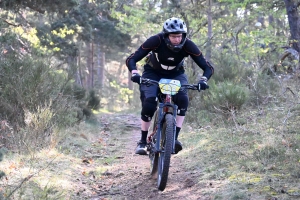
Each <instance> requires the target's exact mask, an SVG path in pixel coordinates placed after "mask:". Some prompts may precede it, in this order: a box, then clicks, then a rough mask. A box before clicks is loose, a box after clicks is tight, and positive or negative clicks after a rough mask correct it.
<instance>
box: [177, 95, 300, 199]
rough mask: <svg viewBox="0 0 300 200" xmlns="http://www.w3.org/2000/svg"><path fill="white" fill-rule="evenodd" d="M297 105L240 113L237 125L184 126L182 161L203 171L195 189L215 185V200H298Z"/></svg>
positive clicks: (292, 101) (299, 143) (299, 144)
mask: <svg viewBox="0 0 300 200" xmlns="http://www.w3.org/2000/svg"><path fill="white" fill-rule="evenodd" d="M287 98H289V97H287ZM270 105H272V106H270ZM297 105H298V104H297V99H296V98H294V99H293V98H289V99H288V100H287V101H283V102H281V103H280V104H279V103H278V104H276V103H273V104H269V107H266V106H265V107H261V109H260V110H258V109H253V110H250V109H247V110H244V111H242V112H240V113H239V115H238V117H239V118H238V119H236V121H237V122H238V121H241V122H243V123H241V124H234V123H232V125H231V126H228V124H226V125H225V124H223V125H222V123H221V121H219V122H220V123H219V124H218V126H209V127H206V128H203V127H202V128H199V129H194V127H191V126H190V127H189V126H186V127H185V128H183V130H182V131H183V132H184V133H183V134H182V135H181V138H182V141H183V142H184V143H185V144H187V148H185V150H184V151H183V153H182V154H181V155H180V157H182V158H184V159H187V160H186V163H187V164H186V167H187V169H188V170H202V171H203V174H202V176H200V177H199V179H198V184H203V183H210V184H212V185H214V184H217V185H218V190H217V192H215V191H214V192H213V194H212V195H213V196H214V199H226V200H227V199H292V198H295V199H296V198H300V185H299V178H300V170H299V169H300V154H299V150H300V141H299V140H300V134H299V129H298V127H299V122H298V120H299V116H298V114H299V109H298V107H299V106H297ZM204 127H205V126H204ZM195 158H197V159H195ZM207 192H208V193H209V191H207Z"/></svg>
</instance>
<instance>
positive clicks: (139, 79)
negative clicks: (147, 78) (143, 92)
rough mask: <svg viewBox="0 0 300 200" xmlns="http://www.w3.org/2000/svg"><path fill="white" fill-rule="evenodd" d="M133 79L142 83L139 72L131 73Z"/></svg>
mask: <svg viewBox="0 0 300 200" xmlns="http://www.w3.org/2000/svg"><path fill="white" fill-rule="evenodd" d="M131 81H132V82H135V83H138V84H140V83H141V76H140V75H139V74H138V73H134V74H132V75H131Z"/></svg>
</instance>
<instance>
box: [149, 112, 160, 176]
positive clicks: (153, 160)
mask: <svg viewBox="0 0 300 200" xmlns="http://www.w3.org/2000/svg"><path fill="white" fill-rule="evenodd" d="M157 121H158V111H155V113H154V120H153V123H152V126H153V127H152V131H155V130H156V126H157ZM150 130H151V129H150ZM154 139H155V137H154V138H153V140H154ZM153 144H154V143H153ZM149 157H150V174H151V175H152V177H153V178H154V177H156V176H157V167H158V153H155V152H151V151H150V154H149Z"/></svg>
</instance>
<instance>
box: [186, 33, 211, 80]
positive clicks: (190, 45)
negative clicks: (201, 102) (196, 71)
mask: <svg viewBox="0 0 300 200" xmlns="http://www.w3.org/2000/svg"><path fill="white" fill-rule="evenodd" d="M184 50H185V52H186V53H187V54H188V55H190V56H191V58H192V59H193V60H194V62H195V63H196V64H197V65H198V66H199V67H200V68H201V69H202V70H203V76H205V77H206V78H207V79H210V77H211V76H212V75H213V73H214V67H213V66H212V65H211V64H210V63H209V62H208V61H207V60H206V59H205V57H204V56H203V54H202V52H201V51H200V49H199V48H198V47H197V46H196V44H195V43H194V42H192V41H191V40H189V39H188V40H187V41H186V44H185V45H184Z"/></svg>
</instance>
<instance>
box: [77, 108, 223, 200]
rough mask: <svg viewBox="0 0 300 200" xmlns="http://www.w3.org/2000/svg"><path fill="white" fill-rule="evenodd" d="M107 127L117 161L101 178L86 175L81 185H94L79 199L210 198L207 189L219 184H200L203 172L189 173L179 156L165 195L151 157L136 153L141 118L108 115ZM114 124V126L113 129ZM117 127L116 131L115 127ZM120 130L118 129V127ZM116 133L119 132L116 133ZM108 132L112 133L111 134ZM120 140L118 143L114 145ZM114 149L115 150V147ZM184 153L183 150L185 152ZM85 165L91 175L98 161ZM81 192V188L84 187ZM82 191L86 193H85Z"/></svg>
mask: <svg viewBox="0 0 300 200" xmlns="http://www.w3.org/2000/svg"><path fill="white" fill-rule="evenodd" d="M100 122H101V123H102V124H106V126H107V128H106V131H105V132H106V134H105V133H104V134H105V135H106V136H108V137H109V138H106V139H107V142H108V143H107V144H106V145H105V146H106V151H107V152H109V151H111V152H113V154H112V153H109V154H110V155H109V157H114V158H115V160H114V161H113V162H111V163H105V162H104V165H106V170H105V171H104V172H102V173H101V176H98V177H96V176H84V177H85V179H89V180H84V179H82V180H81V182H82V183H84V182H89V183H91V181H90V180H91V177H93V178H92V179H94V180H93V181H94V182H93V183H91V184H90V186H92V187H86V188H85V189H86V190H85V191H84V192H83V193H82V194H80V193H78V197H79V196H82V197H84V198H87V197H89V199H93V200H98V199H99V200H102V199H103V200H104V199H153V200H154V199H155V200H159V199H164V200H165V199H189V200H193V199H198V200H200V199H201V200H202V199H203V200H204V199H211V196H210V195H209V193H207V191H208V190H214V189H215V188H216V187H217V185H212V183H207V184H206V185H199V184H197V183H198V178H199V176H201V175H202V171H201V170H194V171H187V170H186V169H185V160H184V158H180V157H179V156H178V155H180V153H179V154H177V155H172V158H171V167H170V171H169V178H168V182H167V187H166V189H165V190H164V191H163V192H162V191H159V190H158V189H157V180H156V179H154V178H153V177H152V176H151V175H150V161H149V157H148V156H146V155H145V156H141V155H137V154H135V147H136V144H137V141H138V140H139V139H140V125H139V124H140V119H139V117H138V116H135V115H128V114H126V115H119V116H115V115H113V116H110V115H105V116H102V117H101V118H100ZM110 124H113V126H110ZM114 127H115V128H114ZM116 127H117V128H116ZM116 130H118V131H117V132H116ZM108 132H110V133H109V134H108ZM113 141H118V142H113ZM112 147H113V148H112ZM183 151H184V150H183ZM82 165H84V167H85V170H86V171H89V174H93V172H94V171H96V170H97V169H96V168H97V167H99V166H97V162H94V163H91V164H86V163H82ZM81 190H82V188H81ZM82 191H83V190H82Z"/></svg>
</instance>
